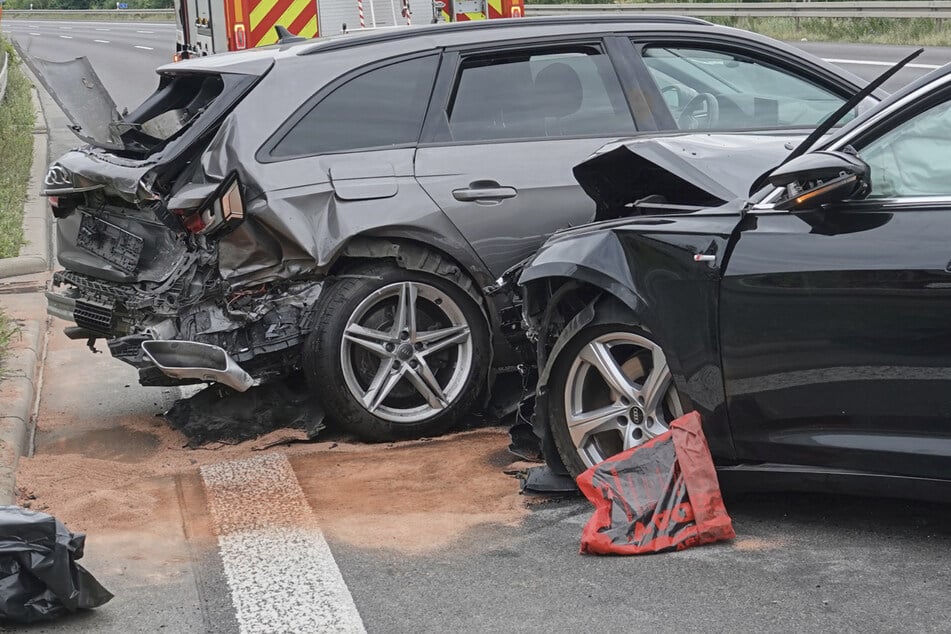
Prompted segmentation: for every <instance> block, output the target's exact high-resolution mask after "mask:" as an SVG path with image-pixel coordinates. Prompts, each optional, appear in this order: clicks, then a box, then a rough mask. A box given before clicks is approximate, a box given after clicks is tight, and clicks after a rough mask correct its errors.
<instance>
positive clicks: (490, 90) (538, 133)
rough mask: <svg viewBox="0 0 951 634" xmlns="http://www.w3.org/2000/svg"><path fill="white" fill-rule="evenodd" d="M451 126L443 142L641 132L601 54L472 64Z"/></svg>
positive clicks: (463, 75) (535, 55)
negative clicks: (636, 128) (637, 130)
mask: <svg viewBox="0 0 951 634" xmlns="http://www.w3.org/2000/svg"><path fill="white" fill-rule="evenodd" d="M447 122H448V125H447V126H446V127H445V129H444V131H443V133H442V134H441V135H439V137H438V138H437V140H440V141H492V140H499V139H518V138H548V137H565V136H585V135H596V136H614V135H625V134H630V133H631V132H633V131H634V129H635V128H634V120H633V118H632V116H631V111H630V109H629V108H628V105H627V102H626V100H625V98H624V93H623V91H622V89H621V86H620V83H619V81H618V78H617V74H616V73H615V72H614V68H613V66H612V64H611V61H610V60H609V59H608V57H607V56H606V55H604V54H602V53H601V52H600V51H597V50H594V49H590V50H573V51H561V52H558V51H554V52H553V51H551V50H548V51H545V52H519V53H511V52H509V53H506V54H505V56H504V57H496V56H493V57H478V58H470V59H467V60H466V61H464V62H463V64H462V66H461V71H460V74H459V77H458V79H457V82H456V88H455V94H454V98H453V99H452V105H451V106H450V108H449V111H448V113H447Z"/></svg>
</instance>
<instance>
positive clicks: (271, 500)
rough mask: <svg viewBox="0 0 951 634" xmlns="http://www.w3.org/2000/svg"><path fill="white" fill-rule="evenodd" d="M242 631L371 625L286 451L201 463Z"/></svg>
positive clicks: (351, 629)
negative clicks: (350, 587) (353, 592)
mask: <svg viewBox="0 0 951 634" xmlns="http://www.w3.org/2000/svg"><path fill="white" fill-rule="evenodd" d="M201 475H202V479H203V480H204V482H205V490H206V492H207V494H208V501H209V506H210V508H211V517H212V520H213V522H214V525H215V532H216V533H217V534H218V549H219V552H220V554H221V561H222V564H223V566H224V572H225V578H226V580H227V582H228V587H229V588H230V590H231V600H232V602H233V604H234V608H235V617H236V618H237V621H238V627H239V629H240V631H241V633H242V634H252V633H253V634H258V633H260V634H270V633H272V632H346V633H353V634H363V633H365V632H366V629H365V628H364V625H363V620H362V619H361V618H360V613H359V612H358V611H357V607H356V605H355V604H354V602H353V597H352V596H351V595H350V590H349V589H348V588H347V584H346V582H345V581H344V579H343V576H342V575H341V574H340V569H339V568H338V567H337V563H336V562H335V561H334V557H333V553H331V552H330V547H329V546H328V545H327V541H326V540H325V539H324V536H323V533H321V531H320V529H319V528H318V527H317V524H316V520H315V518H314V513H313V510H311V508H310V506H309V505H308V504H307V500H306V499H305V497H304V492H303V491H302V490H301V488H300V484H299V483H298V481H297V476H296V475H295V474H294V470H293V468H292V467H291V464H290V462H289V461H288V460H287V456H285V455H284V454H282V453H274V454H268V455H263V456H255V457H253V458H247V459H242V460H234V461H230V462H223V463H219V464H214V465H206V466H204V467H202V468H201Z"/></svg>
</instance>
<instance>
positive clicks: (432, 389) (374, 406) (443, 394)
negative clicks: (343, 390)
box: [340, 282, 473, 423]
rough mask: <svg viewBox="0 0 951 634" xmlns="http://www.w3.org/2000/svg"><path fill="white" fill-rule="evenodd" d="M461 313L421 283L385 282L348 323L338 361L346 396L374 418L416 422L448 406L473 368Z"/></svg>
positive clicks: (447, 298)
mask: <svg viewBox="0 0 951 634" xmlns="http://www.w3.org/2000/svg"><path fill="white" fill-rule="evenodd" d="M472 352H473V351H472V336H471V331H470V327H469V324H468V323H467V322H466V319H465V316H464V314H463V312H462V309H461V308H460V307H459V306H458V305H457V304H456V302H454V301H453V300H452V298H451V297H450V296H449V295H447V294H446V293H444V292H442V291H440V290H439V289H437V288H435V287H433V286H430V285H428V284H423V283H420V282H397V283H394V284H388V285H386V286H384V287H382V288H380V289H379V290H377V291H375V292H374V293H372V294H370V295H369V296H368V297H367V298H366V299H364V300H363V301H362V302H360V304H359V305H358V306H357V307H356V309H355V310H354V311H353V314H352V315H351V316H350V318H349V319H348V320H347V324H346V327H345V329H344V335H343V340H342V341H341V345H340V361H341V367H342V369H343V376H344V380H345V382H346V384H347V388H348V389H349V390H350V393H351V394H352V395H353V397H354V398H355V399H356V400H357V402H359V403H361V404H362V406H363V407H364V408H365V409H366V410H367V411H368V412H370V413H371V414H373V415H375V416H378V417H380V418H382V419H385V420H388V421H393V422H404V423H413V422H418V421H422V420H426V419H427V418H431V417H433V416H435V415H437V414H439V413H440V412H441V411H443V410H445V409H446V408H447V407H449V406H450V405H451V404H452V403H453V402H454V401H455V400H456V399H457V398H458V397H459V395H460V394H461V393H462V391H463V389H464V387H465V384H466V380H467V379H468V377H469V373H470V372H471V370H472Z"/></svg>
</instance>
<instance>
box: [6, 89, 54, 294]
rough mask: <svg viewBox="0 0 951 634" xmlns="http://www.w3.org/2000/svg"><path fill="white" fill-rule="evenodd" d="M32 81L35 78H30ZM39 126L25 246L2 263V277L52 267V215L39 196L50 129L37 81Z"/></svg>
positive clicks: (25, 222)
mask: <svg viewBox="0 0 951 634" xmlns="http://www.w3.org/2000/svg"><path fill="white" fill-rule="evenodd" d="M30 79H31V80H33V78H32V77H30ZM30 96H31V98H32V100H33V113H34V115H35V116H36V124H35V125H34V127H33V166H32V167H31V168H30V184H29V185H28V187H27V194H26V201H25V202H24V203H23V237H24V238H25V239H26V244H25V245H23V246H22V247H20V255H18V256H17V257H13V258H3V259H2V260H0V278H4V277H14V276H16V275H28V274H30V273H41V272H43V271H48V270H49V268H50V231H51V226H50V212H49V205H48V204H47V202H46V198H44V197H43V196H40V185H41V184H42V182H43V178H44V177H45V176H46V169H47V167H48V166H49V155H48V149H49V129H48V128H47V124H46V116H45V115H44V114H43V107H42V106H41V105H40V98H39V94H38V93H37V88H36V81H33V90H31V91H30Z"/></svg>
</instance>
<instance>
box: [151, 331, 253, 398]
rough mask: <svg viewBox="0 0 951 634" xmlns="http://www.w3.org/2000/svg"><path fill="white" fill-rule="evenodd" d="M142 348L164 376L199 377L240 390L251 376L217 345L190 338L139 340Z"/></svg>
mask: <svg viewBox="0 0 951 634" xmlns="http://www.w3.org/2000/svg"><path fill="white" fill-rule="evenodd" d="M142 351H143V352H145V354H146V356H147V357H148V358H149V359H151V360H152V363H154V364H155V365H156V366H158V369H159V370H161V371H162V372H163V373H164V374H165V375H166V376H170V377H172V378H175V379H200V380H202V381H215V382H217V383H221V384H222V385H227V386H228V387H230V388H231V389H233V390H237V391H238V392H244V391H246V390H247V389H248V388H249V387H251V386H252V385H254V379H252V378H251V375H250V374H248V373H247V372H245V370H244V368H242V367H241V366H240V365H238V363H237V362H236V361H235V360H234V359H232V358H231V357H230V356H228V353H227V352H225V351H224V350H223V349H221V348H219V347H218V346H213V345H211V344H209V343H196V342H194V341H161V340H153V341H143V342H142Z"/></svg>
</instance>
